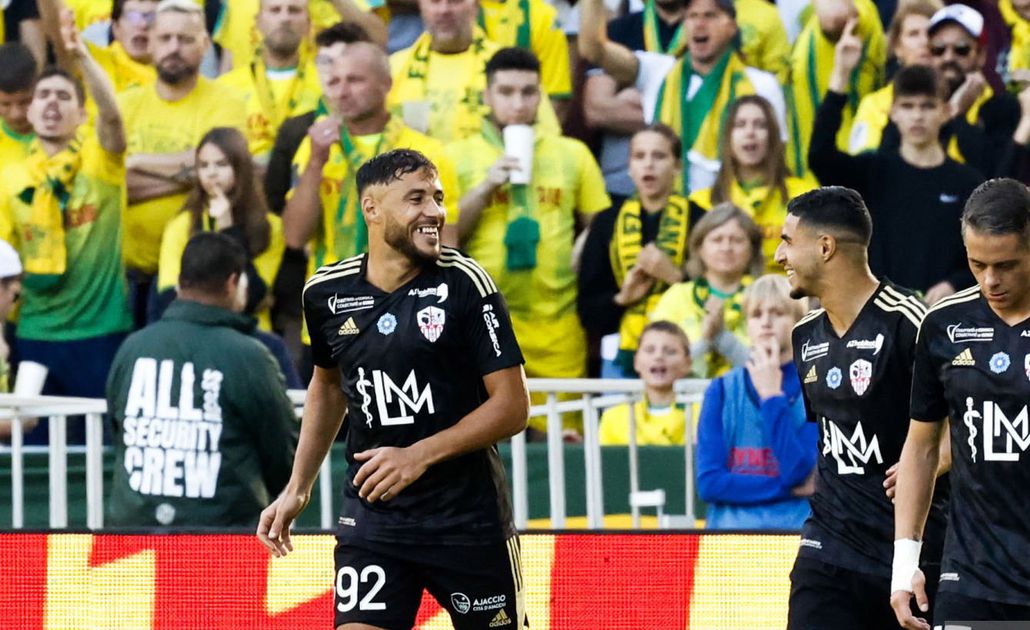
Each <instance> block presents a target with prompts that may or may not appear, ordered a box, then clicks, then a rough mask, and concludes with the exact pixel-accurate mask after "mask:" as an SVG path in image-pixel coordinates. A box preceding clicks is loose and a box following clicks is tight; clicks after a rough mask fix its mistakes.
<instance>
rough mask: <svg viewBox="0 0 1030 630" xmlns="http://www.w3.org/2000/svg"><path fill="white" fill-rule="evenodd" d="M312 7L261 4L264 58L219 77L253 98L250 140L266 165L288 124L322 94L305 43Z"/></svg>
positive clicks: (267, 0)
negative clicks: (285, 121)
mask: <svg viewBox="0 0 1030 630" xmlns="http://www.w3.org/2000/svg"><path fill="white" fill-rule="evenodd" d="M307 5H308V2H307V0H261V10H260V12H259V13H258V16H257V28H258V31H259V32H260V33H261V42H262V43H261V46H260V48H259V49H258V54H257V55H256V56H255V58H254V60H253V61H251V62H250V64H246V65H245V64H239V65H237V66H236V68H235V69H233V70H232V71H231V72H229V73H228V74H226V75H224V76H222V77H221V78H220V79H219V82H221V83H222V84H223V85H229V86H231V87H234V88H236V89H237V90H239V91H240V92H241V93H242V94H244V97H245V98H246V99H247V133H246V135H247V142H248V144H249V146H250V152H251V154H252V155H253V156H254V161H255V162H257V163H258V164H259V165H261V166H264V165H266V164H268V159H269V156H270V154H271V152H272V145H273V144H274V142H275V134H276V133H277V132H278V130H279V127H280V126H281V125H282V123H283V121H284V120H286V119H287V118H289V117H290V116H296V115H297V114H300V113H302V112H306V111H311V110H312V109H314V108H315V106H316V105H317V104H318V98H319V96H320V95H321V92H322V90H321V87H320V86H319V83H318V72H317V71H316V70H315V63H314V61H315V60H314V58H313V56H312V55H311V54H310V50H311V47H310V46H307V45H306V44H305V38H306V37H307V34H308V32H309V31H310V30H311V16H310V15H309V13H308V6H307Z"/></svg>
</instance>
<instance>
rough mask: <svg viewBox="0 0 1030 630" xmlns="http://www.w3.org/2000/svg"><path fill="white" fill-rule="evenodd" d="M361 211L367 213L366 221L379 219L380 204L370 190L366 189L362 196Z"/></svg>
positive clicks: (370, 221) (375, 221) (374, 221)
mask: <svg viewBox="0 0 1030 630" xmlns="http://www.w3.org/2000/svg"><path fill="white" fill-rule="evenodd" d="M361 212H362V214H364V215H365V223H377V222H378V221H379V204H378V203H377V200H376V197H375V195H373V194H372V192H371V191H370V190H366V191H365V194H364V195H362V196H361Z"/></svg>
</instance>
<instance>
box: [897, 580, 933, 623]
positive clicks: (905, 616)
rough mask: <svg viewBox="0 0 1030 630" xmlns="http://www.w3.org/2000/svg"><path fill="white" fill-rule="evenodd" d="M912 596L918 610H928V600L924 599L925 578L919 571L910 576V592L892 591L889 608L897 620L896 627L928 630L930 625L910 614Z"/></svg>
mask: <svg viewBox="0 0 1030 630" xmlns="http://www.w3.org/2000/svg"><path fill="white" fill-rule="evenodd" d="M912 595H915V597H916V604H917V605H918V606H919V610H921V611H923V612H927V611H929V610H930V600H929V599H928V598H927V597H926V576H925V575H923V572H922V571H921V570H920V569H916V572H915V573H914V574H913V575H912V592H909V591H894V592H893V593H891V608H893V609H894V616H895V617H897V618H898V625H900V626H901V627H902V628H905V630H930V624H929V623H927V622H926V619H924V618H922V617H916V616H915V615H913V614H912Z"/></svg>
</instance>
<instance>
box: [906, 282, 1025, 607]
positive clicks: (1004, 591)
mask: <svg viewBox="0 0 1030 630" xmlns="http://www.w3.org/2000/svg"><path fill="white" fill-rule="evenodd" d="M1028 404H1030V320H1027V321H1024V322H1022V323H1020V324H1017V325H1015V326H1009V325H1008V324H1006V323H1005V322H1004V321H1002V320H1001V319H1000V318H999V317H998V316H997V315H996V314H995V313H994V311H993V310H991V307H990V306H989V304H988V303H987V301H986V300H985V299H984V297H983V296H982V295H981V294H980V289H979V287H972V288H970V289H966V290H965V291H960V292H959V293H956V294H955V295H953V296H951V297H949V298H946V299H945V300H942V301H941V302H940V303H939V304H938V305H937V306H935V307H934V308H933V309H931V310H930V312H929V314H928V315H927V317H926V319H925V320H924V321H923V326H922V328H921V329H920V331H919V341H918V343H917V345H916V360H915V374H914V377H913V381H912V417H913V418H914V419H916V420H923V421H928V422H937V421H939V420H941V419H942V418H944V417H945V416H947V417H950V419H951V453H952V460H951V474H950V477H951V505H950V508H949V514H948V525H949V529H948V536H947V540H946V541H945V546H944V558H943V560H942V562H941V582H940V588H941V590H944V591H955V592H959V593H961V594H963V595H965V596H967V597H974V598H978V599H987V600H991V601H997V602H1005V603H1009V604H1018V605H1026V603H1027V602H1030V564H1028V559H1030V518H1028V515H1030V511H1028V505H1030V427H1028V412H1027V405H1028Z"/></svg>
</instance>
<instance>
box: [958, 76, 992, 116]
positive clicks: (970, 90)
mask: <svg viewBox="0 0 1030 630" xmlns="http://www.w3.org/2000/svg"><path fill="white" fill-rule="evenodd" d="M986 89H987V79H986V78H985V77H984V75H983V73H982V72H973V73H971V74H967V75H966V79H965V81H963V82H962V85H960V86H958V89H957V90H955V93H954V94H952V95H951V100H949V101H948V108H949V109H950V113H951V117H952V118H955V117H956V116H965V115H966V112H967V111H969V108H970V107H972V106H973V103H975V102H976V99H978V98H980V95H981V94H983V91H984V90H986Z"/></svg>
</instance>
